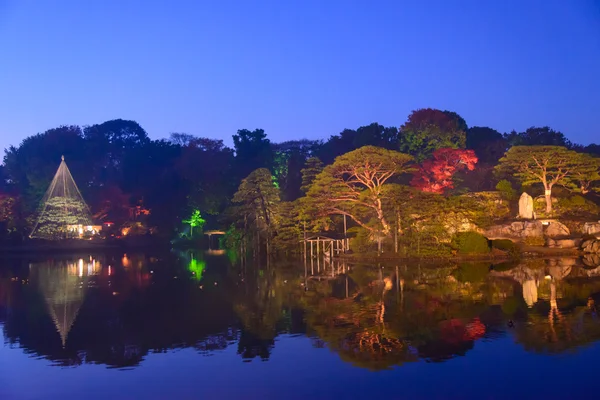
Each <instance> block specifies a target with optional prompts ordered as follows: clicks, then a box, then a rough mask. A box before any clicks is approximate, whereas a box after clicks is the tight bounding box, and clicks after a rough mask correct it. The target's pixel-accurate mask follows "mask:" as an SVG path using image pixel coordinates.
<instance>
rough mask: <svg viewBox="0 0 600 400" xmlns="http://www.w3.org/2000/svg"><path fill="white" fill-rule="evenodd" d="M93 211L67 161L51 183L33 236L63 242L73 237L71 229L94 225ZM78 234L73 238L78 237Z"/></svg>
mask: <svg viewBox="0 0 600 400" xmlns="http://www.w3.org/2000/svg"><path fill="white" fill-rule="evenodd" d="M91 224H92V219H91V217H90V211H89V209H88V207H87V205H86V204H85V202H84V200H83V197H82V196H81V193H80V192H79V189H78V188H77V185H76V184H75V180H74V179H73V177H72V176H71V172H70V171H69V168H68V167H67V164H66V163H65V161H64V157H63V160H62V162H61V163H60V166H59V167H58V170H57V171H56V175H55V176H54V179H53V180H52V182H51V183H50V186H49V187H48V190H47V191H46V194H45V195H44V198H43V199H42V202H41V205H40V213H39V215H38V220H37V223H36V225H35V227H34V228H33V231H32V232H31V235H30V236H31V237H37V238H43V239H63V238H66V237H68V236H69V235H70V233H69V230H72V229H73V228H69V226H73V225H84V226H87V225H91ZM77 235H78V233H75V234H74V235H73V236H77Z"/></svg>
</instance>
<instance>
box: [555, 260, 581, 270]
mask: <svg viewBox="0 0 600 400" xmlns="http://www.w3.org/2000/svg"><path fill="white" fill-rule="evenodd" d="M558 265H559V266H561V267H562V268H566V267H573V266H575V265H577V259H576V258H561V259H559V260H558Z"/></svg>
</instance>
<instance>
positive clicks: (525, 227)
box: [483, 221, 544, 240]
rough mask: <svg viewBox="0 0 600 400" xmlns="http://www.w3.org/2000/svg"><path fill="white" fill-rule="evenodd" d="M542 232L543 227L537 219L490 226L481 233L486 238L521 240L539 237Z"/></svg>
mask: <svg viewBox="0 0 600 400" xmlns="http://www.w3.org/2000/svg"><path fill="white" fill-rule="evenodd" d="M543 233H544V227H543V225H542V223H541V222H539V221H517V222H512V223H510V224H507V225H495V226H492V227H490V228H488V229H487V230H486V231H485V232H483V235H484V236H485V237H487V238H488V239H511V240H521V239H524V238H526V237H540V236H542V235H543Z"/></svg>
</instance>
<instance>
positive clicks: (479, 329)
mask: <svg viewBox="0 0 600 400" xmlns="http://www.w3.org/2000/svg"><path fill="white" fill-rule="evenodd" d="M440 330H441V334H442V340H443V341H444V342H446V343H451V344H459V343H461V342H468V341H475V340H477V339H480V338H482V337H483V335H484V334H485V325H484V324H483V323H482V322H481V321H480V320H479V318H474V319H473V320H472V321H471V322H469V323H468V324H466V325H465V324H464V323H463V322H462V321H461V320H459V319H456V318H454V319H450V320H446V321H442V322H441V323H440Z"/></svg>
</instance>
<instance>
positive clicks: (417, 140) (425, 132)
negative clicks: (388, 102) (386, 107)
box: [400, 108, 466, 161]
mask: <svg viewBox="0 0 600 400" xmlns="http://www.w3.org/2000/svg"><path fill="white" fill-rule="evenodd" d="M465 144H466V123H465V122H464V120H463V119H462V118H461V117H460V116H459V115H458V114H456V113H453V112H448V111H440V110H436V109H432V108H422V109H420V110H416V111H413V112H412V113H411V114H410V115H409V116H408V120H407V121H406V122H405V123H404V125H402V127H401V128H400V151H402V152H404V153H408V154H410V155H413V156H414V157H415V158H416V159H417V160H419V161H421V160H424V159H426V158H428V157H429V156H430V155H431V154H432V153H433V152H434V151H435V150H437V149H440V148H446V147H449V148H464V147H465Z"/></svg>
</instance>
